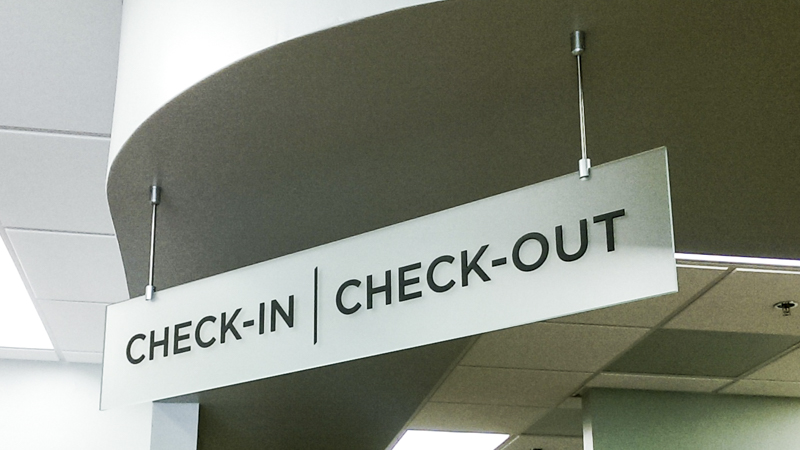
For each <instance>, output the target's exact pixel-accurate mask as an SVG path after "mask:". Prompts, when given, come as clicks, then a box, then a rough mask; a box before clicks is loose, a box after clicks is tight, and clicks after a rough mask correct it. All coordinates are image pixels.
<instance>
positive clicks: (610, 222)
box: [593, 209, 625, 252]
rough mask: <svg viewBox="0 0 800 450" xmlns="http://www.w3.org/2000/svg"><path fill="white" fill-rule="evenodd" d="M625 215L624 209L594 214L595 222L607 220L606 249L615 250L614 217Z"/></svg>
mask: <svg viewBox="0 0 800 450" xmlns="http://www.w3.org/2000/svg"><path fill="white" fill-rule="evenodd" d="M624 215H625V210H624V209H618V210H616V211H611V212H610V213H605V214H600V215H599V216H594V219H593V220H594V223H600V222H605V223H606V249H607V250H608V251H609V252H613V251H614V248H615V246H614V219H616V218H617V217H622V216H624Z"/></svg>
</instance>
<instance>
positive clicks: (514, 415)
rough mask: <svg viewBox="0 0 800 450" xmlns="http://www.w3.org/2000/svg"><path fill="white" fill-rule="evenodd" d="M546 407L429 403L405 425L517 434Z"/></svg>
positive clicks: (543, 413) (420, 428) (438, 429)
mask: <svg viewBox="0 0 800 450" xmlns="http://www.w3.org/2000/svg"><path fill="white" fill-rule="evenodd" d="M547 411H548V409H547V408H532V407H527V406H506V405H474V404H467V403H438V402H428V403H426V404H425V406H423V407H422V410H421V411H420V412H419V414H417V416H416V417H414V420H412V421H411V424H409V426H408V428H410V429H414V430H436V431H472V432H495V433H507V434H517V433H521V432H522V431H523V430H525V429H526V428H528V426H529V425H530V424H531V423H533V422H535V421H536V420H538V419H539V418H541V417H542V416H544V415H545V414H546V413H547Z"/></svg>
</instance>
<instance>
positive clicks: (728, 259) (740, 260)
mask: <svg viewBox="0 0 800 450" xmlns="http://www.w3.org/2000/svg"><path fill="white" fill-rule="evenodd" d="M675 259H677V260H681V261H698V262H712V263H722V264H747V265H753V266H773V267H798V268H800V261H798V260H796V259H777V258H752V257H749V256H722V255H697V254H693V253H675Z"/></svg>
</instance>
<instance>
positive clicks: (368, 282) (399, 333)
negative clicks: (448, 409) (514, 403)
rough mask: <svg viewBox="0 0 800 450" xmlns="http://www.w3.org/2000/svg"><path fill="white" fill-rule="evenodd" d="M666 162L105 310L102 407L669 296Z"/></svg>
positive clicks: (524, 191) (645, 158)
mask: <svg viewBox="0 0 800 450" xmlns="http://www.w3.org/2000/svg"><path fill="white" fill-rule="evenodd" d="M677 288H678V285H677V275H676V269H675V256H674V246H673V238H672V214H671V210H670V194H669V179H668V172H667V153H666V149H664V148H661V149H656V150H651V151H649V152H645V153H642V154H639V155H636V156H632V157H629V158H625V159H622V160H619V161H615V162H612V163H608V164H604V165H602V166H598V167H595V168H592V173H591V178H590V179H589V180H580V179H579V178H578V176H577V174H571V175H567V176H563V177H560V178H556V179H553V180H549V181H545V182H542V183H538V184H535V185H531V186H528V187H524V188H521V189H517V190H514V191H510V192H506V193H504V194H500V195H496V196H494V197H490V198H487V199H483V200H479V201H476V202H473V203H469V204H466V205H463V206H459V207H455V208H452V209H448V210H445V211H441V212H438V213H435V214H431V215H428V216H425V217H421V218H418V219H414V220H410V221H407V222H403V223H399V224H396V225H393V226H390V227H386V228H382V229H380V230H376V231H373V232H370V233H366V234H362V235H359V236H355V237H352V238H348V239H344V240H341V241H337V242H333V243H330V244H326V245H323V246H320V247H317V248H313V249H310V250H306V251H303V252H299V253H295V254H291V255H288V256H284V257H281V258H277V259H274V260H270V261H266V262H262V263H259V264H255V265H252V266H248V267H244V268H241V269H237V270H234V271H231V272H227V273H223V274H220V275H216V276H213V277H210V278H206V279H202V280H198V281H194V282H191V283H188V284H185V285H182V286H177V287H174V288H171V289H167V290H164V291H159V292H157V293H156V296H155V299H154V301H152V302H147V301H145V300H144V297H138V298H134V299H131V300H128V301H126V302H122V303H117V304H114V305H109V306H108V308H107V311H106V338H105V349H104V361H103V387H102V399H101V407H102V408H103V409H107V408H110V407H114V406H120V405H126V404H133V403H139V402H145V401H152V400H160V399H165V398H170V397H175V396H179V395H183V394H189V393H194V392H199V391H204V390H208V389H213V388H218V387H222V386H227V385H232V384H237V383H242V382H246V381H251V380H256V379H260V378H267V377H271V376H276V375H281V374H286V373H291V372H296V371H300V370H304V369H310V368H314V367H320V366H325V365H329V364H335V363H339V362H344V361H349V360H354V359H358V358H364V357H368V356H373V355H379V354H383V353H389V352H393V351H397V350H403V349H407V348H411V347H417V346H421V345H426V344H431V343H435V342H441V341H446V340H450V339H456V338H461V337H465V336H470V335H475V334H479V333H485V332H489V331H494V330H499V329H503V328H509V327H513V326H517V325H523V324H527V323H531V322H536V321H540V320H546V319H550V318H554V317H558V316H563V315H567V314H573V313H577V312H581V311H587V310H591V309H596V308H601V307H605V306H609V305H613V304H617V303H623V302H628V301H633V300H638V299H643V298H647V297H653V296H657V295H662V294H667V293H671V292H675V291H677Z"/></svg>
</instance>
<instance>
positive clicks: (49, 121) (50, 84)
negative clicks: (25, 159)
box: [0, 0, 122, 134]
mask: <svg viewBox="0 0 800 450" xmlns="http://www.w3.org/2000/svg"><path fill="white" fill-rule="evenodd" d="M121 7H122V2H121V1H119V0H71V1H63V0H37V1H3V2H0V42H2V43H3V45H2V46H0V74H2V82H0V98H2V99H3V101H2V102H0V124H2V125H6V126H15V127H26V128H37V129H49V130H64V131H72V132H88V133H101V134H108V133H109V132H110V130H111V113H112V111H113V105H114V85H115V81H116V73H117V71H116V68H117V55H118V50H119V32H120V31H119V30H120V28H119V27H120V15H121Z"/></svg>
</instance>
